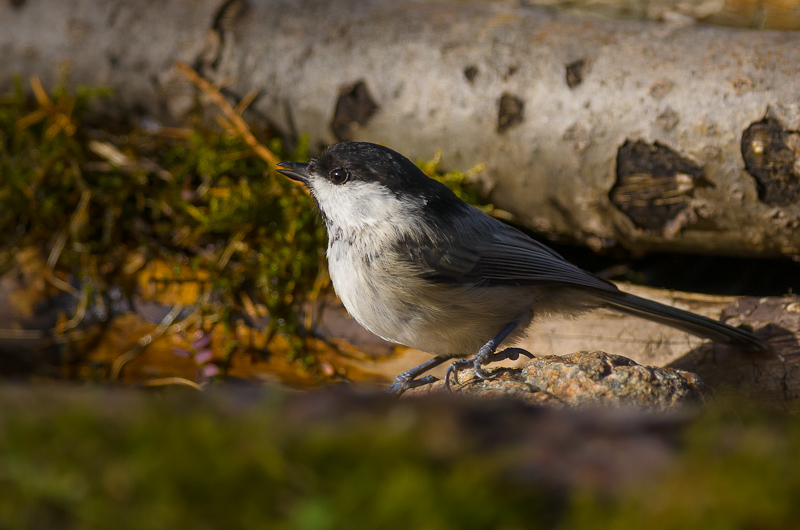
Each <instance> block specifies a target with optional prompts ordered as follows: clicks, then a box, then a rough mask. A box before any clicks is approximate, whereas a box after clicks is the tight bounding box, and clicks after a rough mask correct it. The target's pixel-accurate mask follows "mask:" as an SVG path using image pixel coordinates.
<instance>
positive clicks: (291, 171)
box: [275, 162, 309, 184]
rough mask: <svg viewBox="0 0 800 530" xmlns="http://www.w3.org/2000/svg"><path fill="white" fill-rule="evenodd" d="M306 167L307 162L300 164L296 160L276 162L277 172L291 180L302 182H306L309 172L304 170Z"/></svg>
mask: <svg viewBox="0 0 800 530" xmlns="http://www.w3.org/2000/svg"><path fill="white" fill-rule="evenodd" d="M306 168H308V164H300V163H297V162H281V163H280V164H278V169H276V170H275V171H277V172H278V173H280V174H281V175H284V176H286V177H289V178H290V179H292V180H296V181H298V182H302V183H303V184H308V179H309V174H308V171H306Z"/></svg>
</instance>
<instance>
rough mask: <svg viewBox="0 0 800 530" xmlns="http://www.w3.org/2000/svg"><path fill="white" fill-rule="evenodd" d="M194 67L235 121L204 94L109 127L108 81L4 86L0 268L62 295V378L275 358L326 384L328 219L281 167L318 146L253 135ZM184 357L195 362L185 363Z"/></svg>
mask: <svg viewBox="0 0 800 530" xmlns="http://www.w3.org/2000/svg"><path fill="white" fill-rule="evenodd" d="M184 70H185V71H186V72H187V75H189V76H192V77H190V79H195V80H196V81H197V83H199V88H200V89H203V90H205V91H207V92H209V93H210V95H211V96H213V97H212V99H214V98H216V101H219V102H220V103H221V104H222V105H224V106H225V107H224V108H223V109H222V110H223V111H227V114H226V112H221V111H220V109H217V108H214V107H211V108H208V107H205V108H204V107H201V106H200V104H199V103H198V107H197V109H196V113H195V116H196V118H195V121H194V123H193V124H190V126H188V127H186V128H172V127H164V126H161V125H159V124H157V123H154V122H153V121H152V120H147V119H139V120H138V121H137V120H130V121H131V123H113V124H109V123H108V121H107V120H105V121H104V120H101V119H99V118H98V117H97V116H95V115H93V113H92V112H91V111H90V109H91V108H92V105H93V103H95V102H97V101H98V100H102V98H104V97H108V96H109V95H110V92H109V91H108V90H104V89H98V88H78V89H77V90H74V91H67V90H66V89H64V88H63V87H61V86H58V87H54V88H52V89H51V90H46V89H45V88H44V87H42V86H41V85H40V84H39V82H38V80H36V79H35V78H34V79H32V80H30V89H29V88H28V87H27V86H26V85H27V83H28V81H26V82H25V83H23V81H22V80H20V81H19V82H18V83H17V86H16V88H15V90H14V91H13V92H11V93H6V94H0V274H6V273H8V272H10V271H14V270H16V271H17V272H18V271H19V270H20V269H23V268H27V269H29V270H30V271H33V272H29V274H28V275H29V276H34V277H37V278H42V277H43V278H44V279H45V282H44V283H43V284H42V285H41V286H40V288H39V289H38V290H36V289H31V292H29V293H27V294H26V295H25V296H28V298H30V299H29V300H27V301H26V303H27V306H28V307H29V308H32V309H30V312H36V311H37V309H36V307H41V306H44V305H51V306H52V305H54V304H53V303H51V302H52V300H58V303H57V304H55V305H59V306H60V307H61V313H60V314H59V315H58V322H57V324H56V325H54V326H53V327H52V329H46V330H41V331H42V333H43V334H44V335H45V336H46V337H47V338H49V339H50V340H51V341H52V342H53V343H55V344H57V345H58V348H59V349H60V352H61V360H60V362H58V363H57V364H60V369H61V374H62V375H63V376H64V377H68V378H79V379H83V380H117V379H123V380H124V381H126V382H133V381H136V380H141V379H147V378H148V377H150V378H152V377H154V376H152V375H151V376H148V374H157V375H158V379H160V380H163V379H164V378H167V377H170V376H174V377H180V378H181V379H183V380H186V381H191V382H198V383H202V382H208V381H209V380H213V379H214V378H216V377H218V376H224V375H226V374H227V373H228V372H230V371H231V369H232V367H236V370H234V372H235V373H236V374H237V375H238V376H242V374H243V373H244V372H243V369H242V366H251V365H253V364H254V362H257V361H258V359H260V358H263V357H268V356H272V358H273V359H274V358H277V357H280V358H282V359H287V360H288V362H290V363H292V364H293V367H294V369H296V370H297V371H300V372H304V373H303V374H299V375H296V376H293V377H294V379H302V380H303V381H306V382H308V381H313V380H320V379H325V378H326V377H327V378H330V377H331V376H332V374H333V375H335V369H334V370H330V369H328V370H327V372H326V369H325V368H320V365H319V359H318V355H317V353H318V352H319V351H320V349H324V347H325V345H324V344H323V343H324V342H325V341H324V340H322V341H320V340H318V339H320V336H319V334H318V333H316V332H315V322H314V321H313V317H312V315H311V313H312V309H313V307H314V301H315V300H317V299H318V297H320V296H321V295H324V294H326V293H330V287H329V281H328V277H327V272H326V269H325V259H324V249H325V245H326V242H327V239H326V235H325V232H324V227H323V226H322V223H321V222H319V220H318V214H317V211H316V208H315V206H314V204H313V201H312V200H311V198H310V197H309V196H308V195H307V193H306V192H305V191H304V190H303V189H302V188H301V187H299V186H298V185H297V183H295V182H292V181H290V180H289V179H286V178H285V177H283V176H281V175H279V174H277V173H275V171H274V164H275V163H276V161H280V160H292V161H301V162H304V161H307V160H308V157H309V146H308V143H307V141H306V140H305V139H304V138H303V137H300V138H295V139H293V140H292V141H291V142H289V143H291V145H292V147H291V149H288V148H287V147H286V145H287V142H286V141H284V139H282V138H280V137H278V136H277V135H276V134H275V132H274V131H272V130H270V129H268V128H257V127H253V128H252V129H251V128H250V126H249V125H248V124H247V123H245V121H244V120H243V119H242V118H241V113H242V111H243V110H244V107H246V102H245V103H244V104H242V103H241V102H240V105H239V107H237V108H236V109H233V108H232V107H230V106H228V103H227V100H226V99H225V98H222V96H221V95H220V94H219V92H217V91H216V89H215V88H213V87H211V86H210V85H209V84H208V83H207V82H205V81H204V80H202V79H200V78H199V77H197V76H196V74H194V73H193V72H192V71H191V70H189V69H188V68H184ZM31 89H32V90H31ZM209 116H213V117H214V118H215V119H210V118H209ZM318 147H319V146H318ZM438 163H439V160H438V155H437V158H435V159H434V160H430V161H424V162H421V165H422V167H423V169H424V170H425V171H426V172H427V173H428V174H429V175H431V176H433V177H435V178H439V179H441V180H442V181H444V182H445V183H446V184H447V185H448V186H450V187H451V188H452V189H453V190H454V191H455V192H456V193H457V194H459V196H461V197H462V198H463V199H465V200H467V201H469V202H472V203H475V204H478V201H479V198H478V196H477V194H476V193H474V192H473V191H470V190H468V189H467V188H466V187H465V186H464V181H465V179H466V178H467V177H468V175H467V174H465V173H462V172H459V171H451V172H449V173H443V172H441V171H439V169H438ZM37 260H38V261H37ZM32 283H33V282H32ZM34 291H35V292H34ZM8 294H9V293H5V295H8ZM11 296H16V297H17V298H21V296H22V295H16V294H14V293H11ZM134 299H137V300H144V301H147V302H152V303H155V304H160V305H161V306H162V307H163V308H164V309H165V311H163V312H162V315H160V316H159V317H158V318H157V319H155V320H154V321H150V322H145V321H142V320H137V319H136V318H132V317H131V315H126V314H125V313H126V310H127V309H129V304H128V306H126V305H125V303H122V302H125V301H128V302H130V301H131V300H134ZM115 311H116V312H115ZM164 315H166V316H164ZM25 326H26V324H25V323H24V322H15V323H14V324H13V327H25ZM3 327H9V326H3V325H0V328H3ZM115 330H116V331H115ZM115 333H116V335H114V334H115ZM124 333H127V334H128V335H129V336H127V337H124V338H122V337H121V335H122V334H124ZM136 334H138V335H136ZM112 335H114V337H111V336H112ZM109 337H111V342H112V343H113V344H114V345H109ZM323 339H324V338H323ZM173 353H174V354H175V355H177V356H182V358H184V359H187V360H186V361H184V362H183V365H180V366H173V365H176V362H177V361H176V360H175V359H173V357H175V355H173ZM143 354H144V357H143ZM147 356H149V357H147ZM154 359H155V360H154ZM254 359H255V360H254ZM61 361H63V362H61ZM178 364H180V363H178ZM273 364H274V363H273ZM158 365H160V366H158ZM195 366H196V369H195V368H194V367H195ZM284 371H286V370H284ZM245 376H246V374H245ZM281 377H283V376H281Z"/></svg>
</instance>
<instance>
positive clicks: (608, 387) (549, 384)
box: [406, 351, 705, 411]
mask: <svg viewBox="0 0 800 530" xmlns="http://www.w3.org/2000/svg"><path fill="white" fill-rule="evenodd" d="M487 372H489V373H490V374H491V377H490V378H489V379H485V380H481V379H479V378H477V377H476V376H475V373H474V372H473V371H472V370H464V371H462V372H460V373H459V378H458V383H453V384H452V385H451V388H452V392H453V393H456V394H470V395H478V396H482V397H493V398H494V397H511V398H516V399H520V400H522V401H524V402H526V403H529V404H536V405H548V406H555V407H571V408H587V407H595V406H612V407H634V408H642V409H647V410H654V411H666V410H671V409H676V408H680V407H682V406H685V405H690V404H693V403H698V402H700V401H702V399H703V395H704V393H705V385H704V383H703V382H702V381H701V380H700V378H699V377H698V376H696V375H695V374H693V373H691V372H685V371H683V370H676V369H673V368H656V367H652V366H642V365H640V364H637V363H636V362H634V361H632V360H630V359H628V358H627V357H622V356H620V355H612V354H608V353H605V352H602V351H591V352H588V351H581V352H576V353H571V354H568V355H562V356H558V355H548V356H543V357H537V358H535V359H533V360H531V361H530V362H529V363H528V365H527V366H525V367H524V368H493V369H492V368H490V369H488V370H487ZM445 391H446V389H445V386H444V381H437V382H435V383H433V384H431V385H426V386H423V387H419V388H415V389H412V390H410V391H408V392H407V393H406V395H419V394H426V393H431V392H445Z"/></svg>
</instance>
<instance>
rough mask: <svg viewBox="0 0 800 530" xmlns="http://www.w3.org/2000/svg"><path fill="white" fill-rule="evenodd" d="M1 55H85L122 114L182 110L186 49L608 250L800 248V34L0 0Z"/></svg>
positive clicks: (524, 16)
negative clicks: (465, 175)
mask: <svg viewBox="0 0 800 530" xmlns="http://www.w3.org/2000/svg"><path fill="white" fill-rule="evenodd" d="M0 50H2V55H3V58H4V60H3V61H2V64H0V88H5V87H7V86H8V85H9V84H10V79H11V76H12V75H13V74H14V73H22V74H24V75H30V74H37V75H39V76H41V77H43V78H46V79H48V80H50V81H51V82H52V81H53V80H54V79H55V76H56V75H57V72H58V68H59V65H60V64H62V62H63V61H65V60H67V61H69V63H70V65H71V66H70V68H71V73H72V77H71V79H72V81H73V82H75V83H77V82H80V83H85V84H94V85H96V84H109V85H112V86H114V87H115V89H116V97H115V99H114V100H113V103H112V105H111V107H112V108H114V109H116V110H117V111H119V112H130V111H131V110H135V111H144V112H146V113H149V114H152V115H154V116H156V117H159V118H162V119H173V120H174V119H180V118H181V116H182V115H183V114H184V113H185V112H186V111H187V110H188V109H189V108H190V106H191V103H192V98H191V95H192V94H193V89H192V88H191V87H190V86H189V85H188V84H187V83H186V82H185V80H184V79H183V78H182V77H181V76H180V75H179V74H178V73H177V72H176V71H175V70H174V68H173V64H174V62H175V61H185V62H187V63H189V64H191V65H195V66H198V67H199V68H200V69H201V71H202V73H203V74H204V75H207V76H209V77H212V78H214V79H217V80H222V79H229V80H231V81H232V83H231V84H229V85H228V90H229V91H230V93H232V94H235V95H238V96H243V95H244V94H246V93H247V92H249V91H251V90H258V91H259V92H260V94H261V96H260V97H259V98H258V99H257V100H256V101H255V103H254V104H253V106H252V112H253V114H252V115H251V116H250V117H251V118H257V117H260V118H263V119H266V120H268V121H270V122H272V123H273V124H275V125H277V126H278V127H279V128H280V129H282V130H283V131H284V132H287V133H292V132H308V133H310V135H311V138H312V140H313V141H314V143H315V144H318V145H321V144H323V143H332V142H335V141H336V140H337V137H336V136H335V135H334V134H333V132H332V130H333V123H334V114H335V112H336V109H337V106H338V107H339V109H340V112H339V116H338V120H337V121H336V130H337V131H338V133H339V136H340V137H342V136H344V137H349V138H352V139H358V140H370V141H377V142H382V143H385V144H387V145H389V146H391V147H393V148H394V149H396V150H398V151H400V152H402V153H404V154H406V155H408V156H410V157H425V158H430V157H431V156H432V155H433V152H434V150H435V149H436V148H441V149H442V150H443V152H444V153H445V155H446V158H445V161H444V162H445V164H446V165H447V166H449V167H458V168H462V169H469V168H471V167H473V166H474V165H475V164H477V163H485V164H486V170H485V171H484V172H483V173H482V175H481V178H482V179H483V180H484V182H485V184H486V185H487V186H488V187H489V188H491V189H492V194H491V198H492V200H493V201H494V202H495V203H496V204H497V205H499V206H500V207H502V208H504V209H506V210H509V211H511V212H512V213H513V214H515V215H516V216H517V218H518V219H519V220H520V221H522V222H524V223H525V224H527V225H529V226H531V227H533V228H535V229H538V230H541V231H545V232H549V233H551V234H554V235H556V236H560V237H563V238H567V239H573V240H581V241H584V242H587V243H589V244H590V245H593V246H594V247H602V246H607V245H612V244H616V243H621V244H622V245H624V246H626V247H628V248H631V249H633V250H635V251H639V252H645V251H648V250H653V249H659V250H681V251H693V252H718V253H728V254H735V253H741V254H754V255H777V254H785V255H795V254H798V253H800V229H799V228H798V227H799V226H800V162H799V160H800V158H798V153H799V152H800V134H798V132H797V131H800V103H799V102H800V82H799V81H800V74H798V65H800V35H797V34H792V33H779V32H753V31H749V30H736V29H727V28H712V27H703V26H681V27H678V26H675V27H673V26H669V25H659V24H653V23H646V22H638V21H610V20H601V19H591V18H580V17H577V16H574V15H568V14H558V13H555V12H551V11H544V10H540V9H535V8H530V7H520V6H513V5H509V4H505V3H504V4H491V5H483V4H476V3H447V2H437V3H417V2H412V1H410V0H403V1H392V2H389V1H382V0H368V1H355V0H336V1H323V0H291V1H288V0H263V1H251V2H244V1H243V0H234V1H232V2H223V1H222V0H216V1H213V0H168V1H162V2H157V3H153V2H145V1H143V0H138V1H136V0H104V1H100V0H69V1H62V2H46V1H44V0H28V1H27V2H25V3H23V4H22V5H21V7H12V3H10V2H4V3H0ZM568 72H569V73H568ZM568 78H569V83H568V82H567V80H568ZM358 83H363V84H361V85H359V84H358ZM355 86H359V87H360V88H359V89H358V90H355V91H354V90H353V87H355ZM348 93H353V94H357V95H359V96H360V99H359V97H355V100H348V99H347V97H342V96H343V94H344V95H345V96H346V95H347V94H348ZM367 95H368V96H367ZM347 101H350V103H351V104H350V105H349V107H348V105H347V104H346V103H347ZM354 101H355V104H353V102H354ZM369 101H371V102H372V103H373V104H374V105H375V106H376V109H375V110H374V112H373V113H370V112H369V108H370V105H369ZM365 102H366V103H365ZM348 108H349V111H348V112H345V111H346V110H347V109H348ZM359 111H361V112H359ZM765 118H768V119H767V120H766V121H763V120H765ZM353 120H356V121H362V122H363V124H360V125H359V124H354V123H353ZM626 142H627V143H626ZM743 149H744V153H745V154H746V155H747V156H748V160H747V163H746V161H745V159H744V158H743ZM619 156H623V158H624V157H625V156H628V163H627V164H618V157H619ZM618 165H619V166H620V167H618ZM623 165H624V166H625V167H626V168H627V169H625V170H624V171H621V169H622V166H623ZM756 176H757V177H758V178H761V179H762V180H763V182H764V186H765V188H764V190H763V191H762V195H761V197H759V193H758V190H757V185H756V178H755V177H756ZM618 181H619V182H618ZM615 184H616V187H615Z"/></svg>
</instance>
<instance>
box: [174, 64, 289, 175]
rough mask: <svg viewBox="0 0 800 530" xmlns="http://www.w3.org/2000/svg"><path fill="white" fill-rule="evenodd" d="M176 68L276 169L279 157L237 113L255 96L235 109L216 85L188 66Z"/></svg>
mask: <svg viewBox="0 0 800 530" xmlns="http://www.w3.org/2000/svg"><path fill="white" fill-rule="evenodd" d="M175 67H176V68H177V69H178V71H179V72H180V73H182V74H183V75H184V76H186V79H188V80H189V81H190V82H191V83H192V84H193V85H195V86H196V87H197V88H199V89H200V90H201V91H202V92H203V93H204V94H206V95H207V96H208V97H209V98H211V101H213V102H214V104H215V105H216V106H217V107H219V109H220V111H222V113H223V114H224V115H225V118H226V120H227V122H229V123H230V125H232V126H233V129H234V130H235V131H236V133H237V134H238V135H239V136H240V137H241V138H242V140H244V141H245V143H246V144H247V145H248V146H250V148H251V149H252V150H253V152H254V153H255V154H256V155H258V156H259V157H260V158H261V159H262V160H264V161H265V162H266V163H268V164H269V165H270V167H272V168H274V167H275V166H276V165H277V164H278V162H280V160H279V159H278V157H277V156H275V154H274V153H273V152H272V151H270V150H269V149H267V147H266V146H265V145H263V144H261V143H259V141H258V140H256V138H255V136H253V133H252V132H250V127H249V126H248V125H247V122H245V121H244V119H242V117H241V115H239V113H238V112H237V109H239V112H241V111H242V110H244V108H245V107H246V106H247V105H248V104H249V103H250V102H251V101H252V100H253V99H254V97H255V96H252V95H250V94H248V95H247V96H245V99H244V100H242V102H241V103H240V104H239V105H238V106H237V109H234V108H233V107H231V105H230V103H228V101H227V100H226V99H225V96H223V95H222V93H221V92H220V91H219V90H218V89H217V88H216V87H215V86H214V85H212V84H211V83H210V82H209V81H208V80H206V79H204V78H203V77H201V76H200V75H199V74H198V73H197V72H195V71H194V70H193V69H192V68H191V67H189V66H188V65H187V64H185V63H176V64H175Z"/></svg>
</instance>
